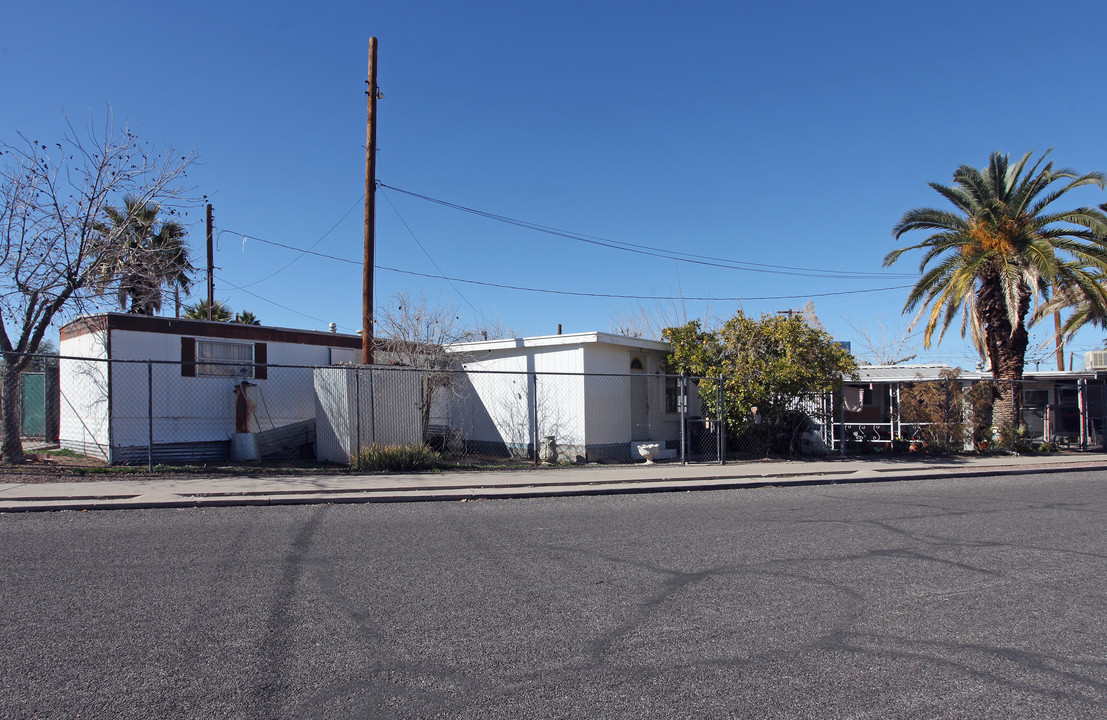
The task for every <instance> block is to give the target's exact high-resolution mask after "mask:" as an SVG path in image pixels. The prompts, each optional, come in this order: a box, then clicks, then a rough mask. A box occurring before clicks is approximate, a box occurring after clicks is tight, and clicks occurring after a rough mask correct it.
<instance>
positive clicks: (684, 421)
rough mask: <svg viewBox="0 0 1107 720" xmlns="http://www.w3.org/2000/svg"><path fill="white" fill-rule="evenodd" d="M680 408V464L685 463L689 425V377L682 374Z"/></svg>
mask: <svg viewBox="0 0 1107 720" xmlns="http://www.w3.org/2000/svg"><path fill="white" fill-rule="evenodd" d="M678 408H679V410H680V464H681V465H684V446H685V445H686V444H687V441H688V439H687V438H686V437H685V436H684V433H685V431H686V428H687V426H688V378H687V377H686V376H684V375H681V376H680V403H679V404H678Z"/></svg>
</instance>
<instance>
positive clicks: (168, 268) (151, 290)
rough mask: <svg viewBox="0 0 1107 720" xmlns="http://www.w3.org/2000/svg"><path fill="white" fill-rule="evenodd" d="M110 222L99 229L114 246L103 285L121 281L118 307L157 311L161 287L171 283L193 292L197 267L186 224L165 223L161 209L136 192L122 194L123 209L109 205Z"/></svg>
mask: <svg viewBox="0 0 1107 720" xmlns="http://www.w3.org/2000/svg"><path fill="white" fill-rule="evenodd" d="M104 212H105V214H106V215H107V216H108V220H109V223H100V224H99V226H98V229H99V230H100V234H101V235H102V236H103V238H104V239H105V241H106V242H110V243H112V245H113V246H114V248H115V249H114V250H113V251H112V252H110V253H108V254H107V257H108V258H109V259H108V260H106V261H105V263H104V265H103V267H102V268H101V273H100V274H101V278H102V279H101V284H102V286H108V285H111V284H112V283H115V284H116V290H117V292H118V296H119V305H120V307H121V308H123V309H126V308H127V304H128V302H129V303H130V309H129V310H128V312H132V313H137V314H140V315H154V314H156V313H157V312H158V311H160V310H161V303H162V288H163V287H164V286H169V287H171V288H173V290H174V292H175V293H179V291H180V290H184V291H185V292H188V290H189V288H190V287H191V286H192V279H191V277H190V275H191V273H192V272H194V271H195V270H196V268H195V267H193V265H192V263H191V262H190V261H189V258H188V245H187V244H185V242H184V239H185V235H186V234H187V233H186V232H185V229H184V227H183V226H182V225H181V224H180V223H177V222H173V221H164V220H162V219H161V218H160V217H159V215H160V214H161V207H160V206H158V205H150V204H149V203H145V202H140V201H139V200H137V199H135V198H134V197H131V196H125V197H124V198H123V207H122V208H113V207H107V208H105V209H104Z"/></svg>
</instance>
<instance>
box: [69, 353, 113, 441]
mask: <svg viewBox="0 0 1107 720" xmlns="http://www.w3.org/2000/svg"><path fill="white" fill-rule="evenodd" d="M59 354H60V355H61V356H62V359H60V360H59V361H58V386H59V390H60V395H61V399H60V402H61V407H60V408H59V414H58V419H59V427H58V442H59V444H60V445H61V447H62V448H65V449H67V450H74V451H76V452H79V453H83V454H86V455H91V456H94V457H100V458H103V459H104V460H107V459H108V446H109V444H110V434H109V433H110V426H109V422H108V364H107V363H106V362H103V360H105V359H106V358H107V356H108V352H107V333H102V332H101V333H89V334H86V335H81V336H78V337H75V338H70V339H68V340H65V341H63V342H62V343H61V347H60V348H59ZM67 356H70V357H74V356H75V357H86V358H90V359H89V360H66V359H64V358H65V357H67ZM97 360H99V361H97Z"/></svg>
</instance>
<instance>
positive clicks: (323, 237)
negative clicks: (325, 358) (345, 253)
mask: <svg viewBox="0 0 1107 720" xmlns="http://www.w3.org/2000/svg"><path fill="white" fill-rule="evenodd" d="M364 199H365V196H364V195H362V196H361V197H359V198H358V199H357V202H355V203H354V204H353V205H351V206H350V209H349V210H347V211H346V212H345V213H343V214H342V217H340V218H338V222H336V223H335V224H334V225H331V227H330V230H327V232H325V233H323V235H322V237H320V238H319V239H318V240H316V241H315V242H313V243H312V244H311V245H309V246H308V249H307V250H304V251H302V252H301V253H300V254H299V255H297V256H296V257H294V258H292V259H291V260H289V261H288V262H287V263H285V264H284V265H283V266H282V267H280V268H279V269H277V270H274V271H273V272H271V273H269V274H268V275H266V276H265V277H263V278H260V279H258V280H255V281H253V282H252V283H247V285H246V287H253V286H254V285H257V284H258V283H261V282H265V281H266V280H268V279H269V278H271V277H273V276H274V275H278V274H280V273H282V272H284V271H285V270H287V269H288V268H289V267H290V266H291V265H292V264H293V263H294V262H296V261H297V260H299V259H300V258H302V257H303V256H304V255H306V254H308V251H309V250H311V249H312V248H313V247H315V246H316V245H318V244H319V243H321V242H323V241H324V240H326V239H327V236H328V235H330V234H331V233H332V232H334V230H335V228H337V227H338V226H339V225H341V224H342V221H343V220H345V219H346V218H347V217H348V216H349V214H350V213H352V212H353V211H354V208H356V207H357V206H358V205H360V204H361V201H362V200H364ZM397 214H398V213H397ZM223 232H230V231H229V230H224V231H223ZM220 234H222V233H220ZM232 234H234V235H238V234H240V233H232ZM243 237H249V236H248V235H243ZM254 239H255V240H257V239H258V238H254ZM416 242H418V241H416ZM239 289H240V290H241V289H242V288H239Z"/></svg>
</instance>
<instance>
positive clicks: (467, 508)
mask: <svg viewBox="0 0 1107 720" xmlns="http://www.w3.org/2000/svg"><path fill="white" fill-rule="evenodd" d="M1105 512H1107V473H1089V474H1062V475H1050V476H1045V477H1030V476H1022V477H1009V478H1004V477H999V478H986V479H981V478H975V479H964V480H926V481H917V482H904V483H894V484H893V483H887V484H874V485H838V486H821V487H804V488H765V489H759V490H738V491H716V492H697V493H674V494H658V495H640V496H615V497H587V498H561V499H555V498H549V499H532V500H505V501H480V502H453V503H445V502H441V503H409V504H394V505H331V506H298V507H287V508H280V507H277V508H267V507H246V508H225V509H207V510H198V509H189V510H165V511H154V510H147V511H108V512H85V513H74V512H66V513H41V514H17V515H2V516H0V579H2V582H0V642H2V643H3V646H4V650H3V653H2V657H0V716H2V717H4V718H106V717H136V718H284V717H289V718H291V717H296V718H375V717H381V718H427V717H442V718H480V720H492V719H494V718H732V717H733V718H1034V719H1035V720H1038V719H1040V718H1053V719H1061V718H1102V717H1104V716H1107V602H1105V594H1104V576H1105V574H1107V573H1105V570H1107V537H1105V533H1104V528H1103V520H1104V517H1105Z"/></svg>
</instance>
